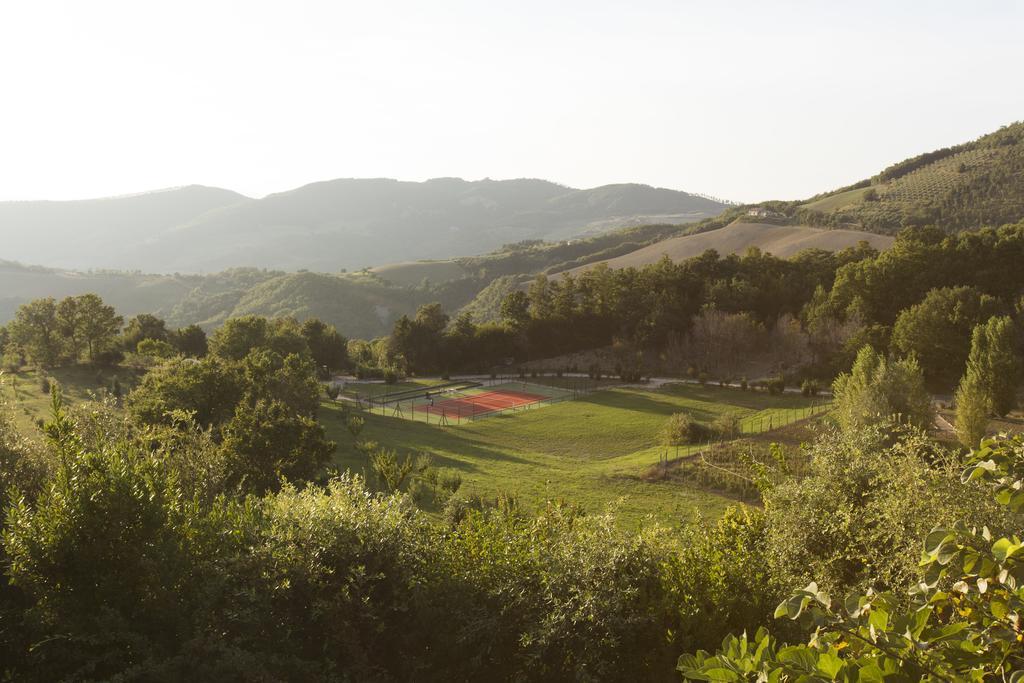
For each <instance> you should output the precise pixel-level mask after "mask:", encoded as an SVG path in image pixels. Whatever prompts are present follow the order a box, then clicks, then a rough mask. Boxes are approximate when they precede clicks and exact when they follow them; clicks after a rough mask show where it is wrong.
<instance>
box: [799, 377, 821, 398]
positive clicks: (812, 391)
mask: <svg viewBox="0 0 1024 683" xmlns="http://www.w3.org/2000/svg"><path fill="white" fill-rule="evenodd" d="M820 392H821V386H820V385H819V384H818V381H817V380H814V379H805V380H804V381H803V384H801V385H800V393H801V394H803V395H804V396H806V397H808V398H810V397H812V396H817V395H818V394H819V393H820Z"/></svg>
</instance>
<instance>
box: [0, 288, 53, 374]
mask: <svg viewBox="0 0 1024 683" xmlns="http://www.w3.org/2000/svg"><path fill="white" fill-rule="evenodd" d="M7 329H8V331H9V332H10V335H11V341H12V342H14V343H15V344H18V345H19V346H20V347H21V348H22V349H24V351H25V353H26V355H28V357H29V358H31V359H32V361H33V362H34V363H36V364H38V365H41V366H43V367H50V366H52V365H54V364H55V363H56V362H57V359H58V358H59V357H60V350H61V336H60V321H59V320H58V318H57V302H56V301H55V300H54V299H53V297H48V298H45V299H35V300H34V301H30V302H29V303H27V304H23V305H21V306H19V307H18V311H17V312H16V313H15V316H14V320H12V321H11V322H10V324H9V325H8V326H7Z"/></svg>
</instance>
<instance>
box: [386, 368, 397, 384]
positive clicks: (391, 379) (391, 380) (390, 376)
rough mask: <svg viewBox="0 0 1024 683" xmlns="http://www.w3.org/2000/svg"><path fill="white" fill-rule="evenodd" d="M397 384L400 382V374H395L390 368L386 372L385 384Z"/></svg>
mask: <svg viewBox="0 0 1024 683" xmlns="http://www.w3.org/2000/svg"><path fill="white" fill-rule="evenodd" d="M397 382H398V373H397V372H395V371H394V370H392V369H391V368H388V369H387V370H385V371H384V383H385V384H395V383H397Z"/></svg>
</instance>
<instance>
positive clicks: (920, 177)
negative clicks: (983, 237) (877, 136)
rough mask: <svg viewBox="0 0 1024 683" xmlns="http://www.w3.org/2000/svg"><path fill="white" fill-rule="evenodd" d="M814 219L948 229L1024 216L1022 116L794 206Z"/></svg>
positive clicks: (882, 227)
mask: <svg viewBox="0 0 1024 683" xmlns="http://www.w3.org/2000/svg"><path fill="white" fill-rule="evenodd" d="M792 214H793V215H794V216H795V217H797V218H798V219H800V220H803V221H806V222H808V223H810V224H813V225H825V226H831V227H839V226H842V227H857V228H860V229H864V230H871V231H874V232H887V233H892V232H895V231H897V230H899V229H900V228H901V227H904V226H908V225H934V226H937V227H939V228H941V229H943V230H946V231H948V232H956V231H959V230H968V229H971V228H977V227H982V226H998V225H1002V224H1004V223H1010V222H1013V221H1015V220H1018V219H1019V218H1020V217H1021V216H1024V123H1014V124H1012V125H1009V126H1004V127H1003V128H1001V129H999V130H998V131H996V132H994V133H990V134H988V135H985V136H982V137H980V138H978V139H977V140H974V141H972V142H967V143H964V144H961V145H956V146H954V147H948V148H944V149H939V150H935V151H933V152H928V153H925V154H921V155H919V156H916V157H912V158H910V159H906V160H904V161H901V162H899V163H897V164H893V165H892V166H890V167H889V168H887V169H885V170H884V171H882V172H881V173H879V174H878V175H876V176H874V177H872V178H870V179H867V180H863V181H861V182H859V183H856V184H855V185H853V186H851V187H848V188H842V189H840V190H836V191H835V192H830V193H826V194H823V195H819V196H817V197H814V198H812V199H811V200H810V201H808V202H805V203H802V204H799V205H797V206H795V207H792Z"/></svg>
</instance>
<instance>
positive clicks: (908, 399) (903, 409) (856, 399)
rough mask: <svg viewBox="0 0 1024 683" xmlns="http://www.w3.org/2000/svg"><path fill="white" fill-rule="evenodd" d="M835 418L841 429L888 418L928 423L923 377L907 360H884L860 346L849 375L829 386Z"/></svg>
mask: <svg viewBox="0 0 1024 683" xmlns="http://www.w3.org/2000/svg"><path fill="white" fill-rule="evenodd" d="M832 393H833V396H834V397H835V406H836V417H837V419H838V421H839V424H840V425H841V426H842V427H843V428H844V429H856V428H859V427H863V426H865V425H870V424H874V423H876V422H879V421H881V420H884V419H885V418H887V417H890V416H898V417H899V419H900V420H902V421H905V422H907V423H909V424H912V425H915V426H917V427H921V428H923V427H926V426H928V425H929V424H931V421H932V417H933V415H934V410H933V407H932V401H931V396H930V395H929V394H928V392H927V390H926V389H925V386H924V376H923V374H922V373H921V368H920V366H919V365H918V364H917V361H916V360H915V359H914V358H913V357H911V358H903V359H900V360H892V359H886V358H884V357H883V356H881V355H879V354H878V352H876V351H875V350H874V349H873V348H871V347H870V346H864V347H863V348H862V349H861V350H860V352H859V353H858V354H857V360H856V361H855V362H854V364H853V369H852V370H851V371H850V372H849V373H843V374H841V375H839V377H837V378H836V380H835V382H833V384H832Z"/></svg>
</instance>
